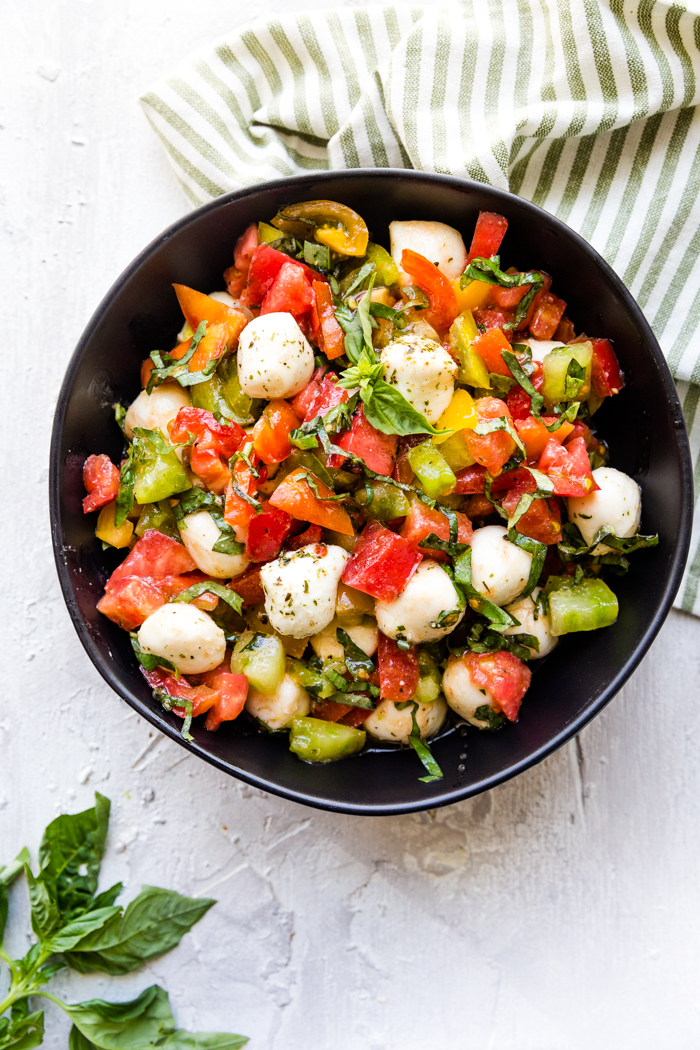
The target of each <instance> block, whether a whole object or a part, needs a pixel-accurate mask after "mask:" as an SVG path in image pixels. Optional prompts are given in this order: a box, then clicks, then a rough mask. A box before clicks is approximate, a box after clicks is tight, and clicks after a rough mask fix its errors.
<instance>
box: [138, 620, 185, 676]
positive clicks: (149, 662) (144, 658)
mask: <svg viewBox="0 0 700 1050" xmlns="http://www.w3.org/2000/svg"><path fill="white" fill-rule="evenodd" d="M129 638H130V639H131V648H132V649H133V650H134V653H135V655H136V659H137V660H138V662H139V663H140V664H141V666H142V667H143V668H144V669H145V670H146V671H154V670H155V669H156V667H164V668H165V670H166V671H170V673H171V674H172V676H173V678H179V677H180V672H179V671H178V669H177V667H176V666H175V664H171V663H170V660H166V659H165V657H164V656H154V655H153V653H145V652H144V651H143V649H142V648H141V646H140V645H139V636H138V634H137V633H136V631H129Z"/></svg>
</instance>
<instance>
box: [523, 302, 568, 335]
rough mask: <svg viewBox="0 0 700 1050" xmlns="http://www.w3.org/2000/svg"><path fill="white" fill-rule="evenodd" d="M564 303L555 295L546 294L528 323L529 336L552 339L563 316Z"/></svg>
mask: <svg viewBox="0 0 700 1050" xmlns="http://www.w3.org/2000/svg"><path fill="white" fill-rule="evenodd" d="M565 310H566V303H565V302H564V300H563V299H557V297H556V295H552V293H551V292H546V293H545V294H544V295H543V296H542V299H541V301H540V302H539V304H538V305H537V308H536V310H535V312H534V314H533V316H532V320H531V321H530V334H531V335H532V336H533V337H534V338H535V339H552V338H553V337H554V333H555V332H556V330H557V328H558V327H559V322H560V321H561V319H562V317H563V316H564V311H565Z"/></svg>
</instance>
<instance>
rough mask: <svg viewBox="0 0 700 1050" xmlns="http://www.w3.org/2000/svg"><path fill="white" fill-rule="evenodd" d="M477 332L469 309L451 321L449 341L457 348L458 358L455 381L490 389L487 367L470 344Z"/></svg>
mask: <svg viewBox="0 0 700 1050" xmlns="http://www.w3.org/2000/svg"><path fill="white" fill-rule="evenodd" d="M477 334H478V330H477V327H476V325H475V324H474V319H473V318H472V316H471V312H470V311H468V312H467V314H466V315H465V314H460V315H459V317H457V318H456V319H455V321H453V323H452V326H451V328H450V342H451V343H452V345H453V346H454V347H455V349H456V350H457V357H458V359H459V371H458V372H457V381H458V382H460V383H464V384H465V385H466V386H473V387H480V388H482V389H484V390H486V391H488V390H490V389H491V380H490V379H489V372H488V369H487V367H486V365H485V364H484V362H483V361H482V359H481V357H480V356H479V354H478V353H477V351H476V350H475V349H474V347H473V346H472V340H473V339H475V338H476V336H477Z"/></svg>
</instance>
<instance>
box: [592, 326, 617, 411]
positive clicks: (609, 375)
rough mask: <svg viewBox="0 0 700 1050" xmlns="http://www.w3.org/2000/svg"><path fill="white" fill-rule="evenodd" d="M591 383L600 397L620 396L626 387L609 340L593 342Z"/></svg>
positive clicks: (595, 340)
mask: <svg viewBox="0 0 700 1050" xmlns="http://www.w3.org/2000/svg"><path fill="white" fill-rule="evenodd" d="M591 382H592V384H593V389H594V390H595V392H596V394H597V395H598V397H610V396H611V395H612V394H619V393H620V391H621V390H622V388H623V387H624V385H625V377H624V376H623V374H622V371H621V370H620V363H619V361H618V360H617V356H616V354H615V351H614V350H613V348H612V346H611V344H610V341H609V340H608V339H594V340H593V372H592V375H591Z"/></svg>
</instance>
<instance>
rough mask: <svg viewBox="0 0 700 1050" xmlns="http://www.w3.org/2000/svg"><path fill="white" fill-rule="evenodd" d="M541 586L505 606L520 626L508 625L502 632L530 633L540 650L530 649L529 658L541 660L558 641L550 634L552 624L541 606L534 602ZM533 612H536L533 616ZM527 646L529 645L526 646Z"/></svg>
mask: <svg viewBox="0 0 700 1050" xmlns="http://www.w3.org/2000/svg"><path fill="white" fill-rule="evenodd" d="M541 590H542V588H541V587H536V588H535V589H534V591H533V592H532V594H530V595H528V596H527V598H521V599H520V601H517V602H512V603H511V604H510V605H507V606H506V612H509V613H512V615H513V616H514V617H515V619H516V620H519V621H520V627H509V628H508V630H507V631H503V634H532V635H534V636H535V638H537V640H538V641H539V643H540V651H539V652H537V651H536V650H535V649H530V654H531V655H530V659H531V660H541V659H542V657H543V656H546V655H547V654H548V653H551V651H552V649H553V648H554V646H555V645H556V644H557V642H558V641H559V639H558V638H556V637H555V636H554V635H553V634H552V625H551V623H550V622H549V617H548V616H546V615H545V614H544V613H543V612H542V607H541V606H540V605H537V604H536V599H537V596H538V595H539V593H540V591H541ZM535 613H536V614H537V615H536V616H535ZM528 648H529V647H528Z"/></svg>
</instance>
